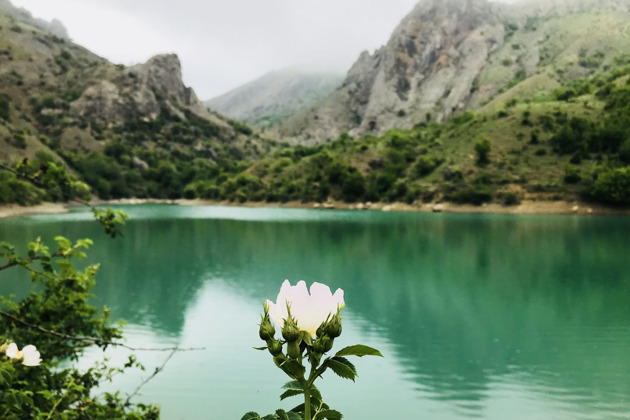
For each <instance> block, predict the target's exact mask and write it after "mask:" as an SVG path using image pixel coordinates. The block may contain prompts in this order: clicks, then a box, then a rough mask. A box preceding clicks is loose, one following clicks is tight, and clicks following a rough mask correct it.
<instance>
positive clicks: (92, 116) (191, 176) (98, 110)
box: [0, 0, 273, 201]
mask: <svg viewBox="0 0 630 420" xmlns="http://www.w3.org/2000/svg"><path fill="white" fill-rule="evenodd" d="M0 10H2V11H4V14H1V13H0V163H3V164H4V165H5V166H13V165H14V163H15V162H16V161H17V160H22V159H23V158H28V159H30V162H31V164H32V165H35V166H36V165H39V164H40V163H46V164H48V163H50V162H55V163H56V164H58V165H61V166H64V167H66V168H67V169H68V170H69V171H70V172H72V173H74V174H75V175H76V176H77V177H79V178H81V179H83V180H84V181H87V182H88V184H89V185H90V186H91V187H92V190H93V192H94V193H96V194H98V195H100V196H101V197H102V198H114V197H122V196H139V197H148V196H151V197H181V196H183V194H184V189H185V188H186V186H187V185H188V184H190V183H192V182H194V181H196V180H197V179H201V178H204V179H205V178H206V174H207V173H215V174H216V173H221V172H222V171H227V172H230V171H232V170H236V169H234V168H238V167H239V163H238V162H239V161H246V160H252V159H257V158H259V157H260V156H261V155H262V154H263V153H265V151H268V150H269V148H270V147H272V145H273V142H271V141H268V140H265V139H261V138H260V137H259V136H258V135H256V134H254V133H253V132H252V130H251V129H250V128H249V127H247V126H245V125H243V124H240V123H238V122H235V121H231V120H229V119H227V118H225V117H223V116H221V115H218V114H216V113H213V112H210V111H208V110H207V109H206V108H205V106H204V105H203V104H202V103H201V101H200V100H199V99H198V98H197V96H196V94H195V92H194V91H193V90H192V89H191V88H189V87H186V86H185V85H184V83H183V82H182V72H181V63H180V61H179V58H178V57H177V56H176V55H174V54H165V55H159V56H156V57H153V58H151V59H150V60H148V61H147V62H146V63H143V64H137V65H134V66H130V67H126V66H123V65H117V64H113V63H110V62H108V61H107V60H105V59H103V58H101V57H99V56H97V55H95V54H93V53H92V52H90V51H88V50H87V49H85V48H83V47H81V46H79V45H76V44H74V43H73V42H71V41H70V40H69V39H68V37H67V34H66V35H64V36H60V35H63V34H65V30H64V31H61V32H63V34H62V33H61V32H60V31H59V30H58V31H57V32H56V33H53V32H51V25H50V24H47V23H46V22H44V21H41V20H39V19H35V18H33V17H32V15H31V14H30V13H28V12H27V11H24V10H23V9H15V8H13V7H12V6H11V5H10V3H8V1H7V0H2V1H1V2H0ZM52 27H57V28H62V26H59V25H56V24H52ZM0 178H2V177H0ZM0 201H1V200H0Z"/></svg>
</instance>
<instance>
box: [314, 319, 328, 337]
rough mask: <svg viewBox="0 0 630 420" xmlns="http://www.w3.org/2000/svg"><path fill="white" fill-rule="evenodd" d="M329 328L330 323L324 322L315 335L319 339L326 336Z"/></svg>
mask: <svg viewBox="0 0 630 420" xmlns="http://www.w3.org/2000/svg"><path fill="white" fill-rule="evenodd" d="M327 326H328V321H324V322H322V323H321V325H320V326H319V327H318V328H317V332H316V333H315V334H316V335H317V336H318V337H322V336H324V335H325V334H326V327H327Z"/></svg>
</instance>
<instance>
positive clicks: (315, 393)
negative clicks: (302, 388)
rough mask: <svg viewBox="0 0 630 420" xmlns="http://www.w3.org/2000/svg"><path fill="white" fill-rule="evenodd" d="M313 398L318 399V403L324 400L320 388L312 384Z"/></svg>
mask: <svg viewBox="0 0 630 420" xmlns="http://www.w3.org/2000/svg"><path fill="white" fill-rule="evenodd" d="M311 398H312V399H316V400H317V402H318V403H320V402H322V394H321V393H320V392H319V389H317V388H315V385H312V386H311Z"/></svg>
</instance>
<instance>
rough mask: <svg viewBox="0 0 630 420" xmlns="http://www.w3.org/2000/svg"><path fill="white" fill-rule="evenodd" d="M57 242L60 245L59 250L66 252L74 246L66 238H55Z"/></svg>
mask: <svg viewBox="0 0 630 420" xmlns="http://www.w3.org/2000/svg"><path fill="white" fill-rule="evenodd" d="M55 241H56V242H57V243H58V244H59V248H60V249H61V250H62V251H65V250H67V249H68V248H70V247H71V246H72V242H70V241H69V240H68V239H66V238H64V237H63V236H55Z"/></svg>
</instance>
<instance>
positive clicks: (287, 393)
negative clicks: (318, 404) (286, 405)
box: [280, 389, 304, 401]
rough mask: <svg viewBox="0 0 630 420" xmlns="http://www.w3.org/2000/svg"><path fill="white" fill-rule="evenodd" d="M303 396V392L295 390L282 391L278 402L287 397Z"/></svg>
mask: <svg viewBox="0 0 630 420" xmlns="http://www.w3.org/2000/svg"><path fill="white" fill-rule="evenodd" d="M300 394H304V391H302V390H297V389H289V390H287V391H284V392H283V393H282V395H280V401H283V400H285V399H287V398H289V397H295V396H296V395H300Z"/></svg>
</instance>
